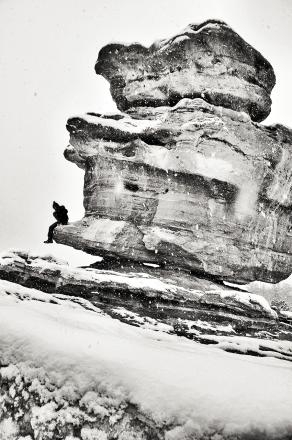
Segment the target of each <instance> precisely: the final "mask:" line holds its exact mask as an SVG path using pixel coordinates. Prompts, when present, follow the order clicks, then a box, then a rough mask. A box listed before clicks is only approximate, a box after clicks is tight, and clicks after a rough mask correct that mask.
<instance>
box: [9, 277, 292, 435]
mask: <svg viewBox="0 0 292 440" xmlns="http://www.w3.org/2000/svg"><path fill="white" fill-rule="evenodd" d="M0 333H1V338H0V353H1V355H0V356H1V366H2V368H1V370H0V371H1V383H2V397H1V407H0V408H1V413H0V414H1V416H0V417H1V420H2V422H1V424H0V438H1V440H2V439H5V440H6V439H7V440H8V439H9V440H12V439H13V440H14V439H19V438H21V436H22V438H23V437H24V436H29V435H31V437H26V439H29V438H38V439H61V438H64V439H65V438H66V439H67V440H69V439H71V440H72V438H74V437H72V436H75V438H79V439H82V440H106V439H108V440H109V439H114V438H116V439H120V440H126V439H127V440H133V439H135V440H138V439H149V440H150V439H151V440H154V439H163V438H165V439H167V440H181V439H213V440H219V439H223V438H224V439H225V438H227V439H230V440H231V439H234V438H249V439H251V438H277V439H279V438H281V439H282V438H283V439H284V438H287V439H288V438H291V435H292V423H291V409H292V394H291V393H290V392H289V389H291V387H292V370H291V364H290V363H289V362H286V361H285V360H279V359H275V358H259V357H257V358H256V357H250V356H242V355H238V354H236V355H235V354H231V353H226V352H224V351H221V350H218V349H217V348H216V347H214V346H204V345H201V344H198V343H196V342H193V341H188V340H186V339H184V338H179V337H177V336H175V335H168V334H166V333H163V332H161V331H156V332H154V331H152V330H149V329H139V328H134V327H131V326H128V325H127V324H124V323H121V322H119V321H118V320H115V319H112V318H110V317H109V316H107V315H105V314H103V313H102V312H101V311H100V310H98V309H97V308H95V309H94V308H92V307H91V306H90V304H89V303H88V302H87V301H86V300H81V301H80V302H79V303H78V304H76V302H75V301H74V298H72V299H70V298H65V299H60V298H58V297H56V296H55V295H51V294H46V293H44V292H39V291H37V290H34V289H28V288H24V287H21V286H19V285H16V284H13V283H9V282H7V281H1V290H0ZM278 345H280V346H281V345H282V349H283V347H284V348H285V350H286V351H287V352H288V353H289V352H290V353H291V354H292V344H291V343H288V342H282V343H280V342H279V343H278ZM70 436H71V437H70ZM235 436H236V437H235Z"/></svg>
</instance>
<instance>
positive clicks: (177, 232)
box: [55, 99, 292, 282]
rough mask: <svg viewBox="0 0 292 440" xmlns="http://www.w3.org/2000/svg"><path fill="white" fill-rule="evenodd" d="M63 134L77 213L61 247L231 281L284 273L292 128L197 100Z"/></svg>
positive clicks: (85, 122)
mask: <svg viewBox="0 0 292 440" xmlns="http://www.w3.org/2000/svg"><path fill="white" fill-rule="evenodd" d="M67 128H68V130H69V132H70V147H69V148H68V149H67V150H66V151H65V156H66V158H67V159H68V160H70V161H72V162H75V163H76V164H77V165H78V166H80V167H81V168H83V169H84V170H85V180H84V207H85V217H84V219H83V220H81V221H79V222H76V223H73V224H70V225H68V226H64V227H59V228H57V230H56V233H55V239H56V241H57V242H60V243H64V244H68V245H71V246H74V247H76V248H79V249H83V250H85V251H87V252H89V253H93V254H98V255H103V256H104V255H106V256H108V255H111V256H116V257H120V258H127V259H132V260H135V261H145V262H152V263H153V262H154V263H158V264H161V263H164V264H167V265H168V266H169V267H171V266H172V267H173V268H177V267H181V268H186V269H191V270H194V271H196V272H201V273H204V274H210V275H212V276H215V277H216V278H217V279H224V280H229V281H236V282H246V281H253V280H264V281H266V282H277V281H280V280H281V279H284V278H287V277H288V276H289V275H290V273H291V271H292V254H291V250H292V236H291V235H290V228H291V224H290V218H291V215H290V213H291V203H292V192H291V184H292V178H291V176H292V174H291V169H292V149H291V143H292V132H291V130H289V129H287V128H285V127H283V126H280V125H276V126H272V127H265V126H260V125H258V124H255V123H253V122H252V121H251V120H250V118H249V117H248V116H247V115H246V114H244V113H238V112H235V111H232V110H228V109H225V108H223V107H218V106H213V105H211V104H208V103H206V102H205V101H204V100H202V99H193V100H192V99H183V100H181V101H180V102H179V103H178V104H177V105H176V106H174V107H171V108H170V107H157V108H153V107H147V108H145V107H144V108H143V107H140V108H136V109H131V110H129V111H128V115H117V116H106V117H102V116H100V115H94V114H87V115H84V116H79V117H74V118H71V119H69V121H68V124H67Z"/></svg>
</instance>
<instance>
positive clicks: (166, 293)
mask: <svg viewBox="0 0 292 440" xmlns="http://www.w3.org/2000/svg"><path fill="white" fill-rule="evenodd" d="M95 266H96V267H94V268H93V267H92V268H90V267H88V268H78V269H74V268H71V267H69V266H68V265H66V264H61V263H60V262H58V261H55V260H54V259H53V258H49V259H44V258H41V257H38V256H34V255H32V254H29V253H25V252H14V253H7V254H6V255H3V256H2V258H1V259H0V278H2V279H5V280H8V281H10V282H13V283H17V284H20V285H22V286H24V287H27V288H37V289H39V290H41V291H44V292H47V293H51V294H52V295H53V298H54V297H55V296H56V295H57V296H58V295H59V297H62V298H65V296H67V297H68V296H69V297H70V298H71V301H74V302H77V303H78V302H79V301H82V300H83V299H86V300H88V301H90V303H91V304H93V305H94V306H95V307H98V308H99V309H101V310H103V311H104V312H105V313H107V314H109V315H110V316H112V317H115V318H118V319H119V320H121V321H125V322H127V323H130V324H132V325H138V326H142V325H144V324H146V325H147V326H148V327H149V326H151V328H154V329H155V328H156V329H158V330H163V331H167V332H170V333H176V334H179V335H184V336H187V337H190V338H192V339H195V340H197V341H199V342H201V343H207V344H211V343H218V341H216V340H214V338H210V335H217V336H218V335H219V336H220V335H221V336H222V335H229V336H230V337H231V339H232V337H235V336H239V335H241V336H245V335H249V336H251V335H253V336H256V337H257V338H263V339H266V338H267V336H268V337H269V338H274V339H282V340H283V339H284V340H285V339H286V340H291V339H292V314H291V313H290V314H288V316H286V315H285V314H283V313H282V312H281V310H277V311H276V310H274V309H272V308H271V305H273V302H270V305H269V303H268V302H267V301H266V300H265V299H264V298H263V297H261V296H259V295H255V294H252V293H247V292H244V291H240V290H238V289H235V288H230V287H228V286H224V285H220V284H217V283H215V282H213V281H211V280H206V279H200V278H197V277H194V276H191V275H189V274H187V273H175V272H173V271H168V270H165V269H161V268H152V267H147V266H144V267H139V266H138V267H137V266H136V265H132V267H121V266H120V265H117V266H116V267H112V270H104V269H99V264H98V263H97V264H96V265H95ZM53 298H52V300H54V299H53ZM289 304H290V308H291V307H292V302H291V298H290V303H289V302H288V303H287V306H288V307H289ZM290 315H291V316H290ZM289 316H290V317H289ZM206 336H208V337H207V338H206ZM230 342H231V343H232V341H231V340H230V341H229V343H230ZM263 343H264V342H263ZM226 348H229V345H228V346H227V347H226ZM291 356H292V355H291ZM291 360H292V357H291Z"/></svg>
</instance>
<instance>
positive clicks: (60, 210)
mask: <svg viewBox="0 0 292 440" xmlns="http://www.w3.org/2000/svg"><path fill="white" fill-rule="evenodd" d="M53 209H54V212H53V216H54V217H55V219H56V220H57V221H56V222H55V223H53V224H52V225H51V226H50V227H49V232H48V239H47V240H46V241H44V243H53V235H54V229H55V228H56V227H57V226H58V225H67V224H68V220H69V218H68V211H67V209H66V208H65V206H63V205H62V206H60V205H59V204H58V203H57V202H55V201H54V202H53Z"/></svg>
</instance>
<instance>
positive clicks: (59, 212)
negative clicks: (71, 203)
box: [53, 202, 69, 225]
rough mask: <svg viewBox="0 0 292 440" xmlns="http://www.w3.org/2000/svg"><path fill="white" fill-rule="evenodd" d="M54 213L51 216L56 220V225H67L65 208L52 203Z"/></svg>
mask: <svg viewBox="0 0 292 440" xmlns="http://www.w3.org/2000/svg"><path fill="white" fill-rule="evenodd" d="M53 206H54V209H55V211H54V213H53V216H54V217H55V219H56V220H57V222H58V223H61V224H62V225H67V223H68V220H69V218H68V211H67V209H66V208H65V206H63V205H62V206H60V205H59V204H58V203H56V202H54V205H53Z"/></svg>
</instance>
